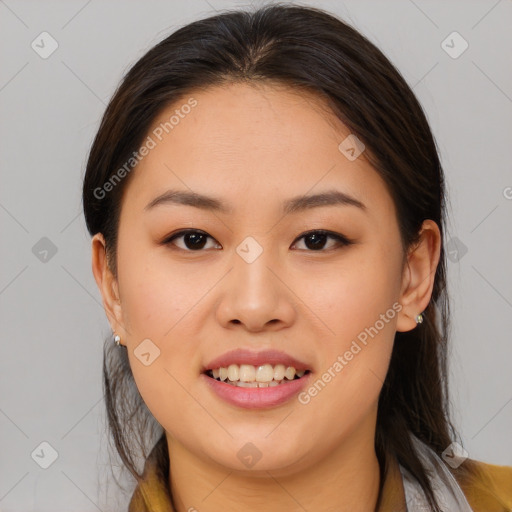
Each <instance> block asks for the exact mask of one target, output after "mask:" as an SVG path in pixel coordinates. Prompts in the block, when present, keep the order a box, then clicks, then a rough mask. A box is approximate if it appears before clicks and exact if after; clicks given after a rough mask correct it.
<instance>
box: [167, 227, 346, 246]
mask: <svg viewBox="0 0 512 512" xmlns="http://www.w3.org/2000/svg"><path fill="white" fill-rule="evenodd" d="M188 234H200V235H205V236H206V237H207V238H211V239H212V240H215V239H214V238H213V237H212V236H210V235H208V233H206V232H204V231H201V230H200V229H184V230H181V231H178V232H177V233H174V234H173V235H171V236H170V237H167V238H166V239H164V240H163V242H162V245H174V244H172V242H173V241H174V240H176V239H177V238H181V237H183V236H185V235H188ZM313 234H320V235H327V238H332V239H334V240H336V241H337V243H338V246H337V247H334V248H333V247H331V248H330V249H319V250H313V249H300V250H306V251H308V252H329V251H332V250H336V249H340V248H342V247H345V246H349V245H352V244H353V243H354V241H353V240H350V239H349V238H347V237H346V236H344V235H342V234H340V233H335V232H333V231H328V230H325V229H315V230H311V231H307V232H306V233H303V234H302V235H300V236H299V237H297V238H296V239H295V240H294V242H293V244H295V243H297V242H298V241H299V240H301V239H302V238H305V237H307V236H309V235H313ZM219 245H220V244H219ZM175 248H176V249H177V250H181V251H184V252H204V251H203V249H202V248H201V249H198V250H192V249H188V248H187V249H183V248H181V247H176V246H175Z"/></svg>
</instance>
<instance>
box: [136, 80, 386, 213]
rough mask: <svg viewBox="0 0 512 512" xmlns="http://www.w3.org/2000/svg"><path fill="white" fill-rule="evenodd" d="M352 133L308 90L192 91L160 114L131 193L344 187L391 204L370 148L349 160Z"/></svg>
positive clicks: (274, 193) (242, 195)
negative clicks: (347, 142) (346, 143)
mask: <svg viewBox="0 0 512 512" xmlns="http://www.w3.org/2000/svg"><path fill="white" fill-rule="evenodd" d="M190 105H193V106H192V107H191V106H190ZM349 135H350V131H349V130H348V129H347V127H346V126H345V125H344V124H343V123H342V122H341V121H340V120H338V119H337V118H336V117H335V116H334V114H333V113H332V112H331V111H330V110H329V108H328V106H327V104H326V103H325V102H324V100H323V99H322V98H321V97H319V96H315V95H314V94H313V93H309V92H307V91H303V90H300V91H299V90H293V89H291V88H289V87H286V86H282V85H275V84H264V83H259V84H257V85H253V84H241V83H238V84H229V85H223V86H216V87H211V88H208V89H205V90H196V91H191V92H190V93H189V94H187V95H184V96H183V97H182V98H180V100H178V101H176V102H175V103H173V104H172V105H171V106H168V107H167V108H165V109H164V110H163V111H162V112H161V113H160V114H159V115H158V117H157V118H156V119H155V120H154V122H153V124H152V126H151V128H150V130H149V132H148V134H147V136H148V137H149V138H151V139H152V141H153V144H152V145H154V147H153V148H152V149H151V150H150V151H149V152H148V154H147V155H146V156H145V157H144V158H143V159H142V161H140V163H139V164H138V165H137V167H136V169H135V171H134V174H135V175H134V176H133V179H132V182H131V184H130V185H129V187H128V188H129V190H128V191H127V194H126V195H127V196H131V199H132V200H139V201H140V202H141V203H142V202H144V206H146V204H147V203H148V202H149V201H151V200H152V199H154V198H155V197H156V196H157V195H159V194H162V193H163V192H165V189H166V188H173V189H176V188H181V189H183V190H189V191H192V192H196V193H199V194H206V193H209V194H210V195H213V196H216V197H224V198H226V203H229V204H230V205H236V204H237V203H240V202H243V203H247V198H248V197H251V198H252V197H259V198H260V199H265V200H266V201H267V202H269V203H270V202H271V201H273V200H274V198H275V200H278V198H279V197H280V196H283V197H291V196H298V195H303V194H306V193H308V192H310V191H311V192H312V191H320V189H327V188H329V189H331V188H333V187H337V188H338V189H340V190H342V191H343V192H346V193H348V194H351V195H353V196H356V197H357V198H358V199H359V200H361V201H362V202H364V203H371V204H375V203H376V201H383V202H384V203H383V206H384V207H388V208H389V207H390V204H389V201H391V198H390V197H389V194H387V190H386V188H385V186H384V183H383V182H382V180H381V178H380V176H379V175H378V174H377V173H376V171H375V170H374V169H373V168H372V166H371V165H370V164H369V162H368V160H367V159H366V156H365V153H364V152H363V153H362V154H361V155H360V156H359V157H358V158H356V159H355V160H353V159H352V160H349V159H348V158H347V156H346V155H345V154H344V153H343V152H342V151H340V148H339V146H340V143H342V142H343V141H344V140H345V139H346V138H347V137H348V136H349ZM386 196H387V197H386ZM385 203H387V204H385ZM260 204H261V203H260Z"/></svg>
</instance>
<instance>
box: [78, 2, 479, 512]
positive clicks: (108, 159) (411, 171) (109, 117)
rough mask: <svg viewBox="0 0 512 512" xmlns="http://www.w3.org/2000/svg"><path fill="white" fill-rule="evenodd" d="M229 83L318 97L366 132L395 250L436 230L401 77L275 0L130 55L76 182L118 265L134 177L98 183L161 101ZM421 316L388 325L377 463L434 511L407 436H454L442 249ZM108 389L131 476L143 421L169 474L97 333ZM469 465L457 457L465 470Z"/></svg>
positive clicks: (437, 174)
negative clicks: (396, 240) (391, 215)
mask: <svg viewBox="0 0 512 512" xmlns="http://www.w3.org/2000/svg"><path fill="white" fill-rule="evenodd" d="M234 82H247V83H258V82H265V83H269V82H273V83H276V84H283V85H287V86H289V87H291V88H293V89H294V90H298V91H301V90H303V91H309V92H313V93H314V94H315V95H316V96H317V97H319V98H322V99H324V100H325V101H326V102H327V103H326V104H328V105H329V107H330V109H331V110H332V112H333V113H334V114H335V115H336V116H337V117H338V118H339V119H340V120H341V121H342V122H343V123H344V124H345V125H346V126H347V127H348V128H349V129H350V131H351V133H354V134H356V135H357V137H358V138H359V139H360V140H362V141H363V143H364V144H365V146H366V152H365V155H366V156H367V158H368V159H369V161H370V162H371V164H372V166H373V167H374V169H375V170H376V172H378V173H379V175H380V176H381V177H382V179H383V180H384V182H385V183H386V186H387V188H388V190H389V192H390V194H391V196H392V198H393V201H394V204H395V207H396V212H397V220H398V224H399V228H400V234H401V239H402V245H403V249H404V255H405V254H406V252H407V250H409V249H411V248H412V247H413V246H414V244H415V243H416V242H417V241H418V235H419V231H420V228H421V225H422V222H423V220H425V219H432V220H433V221H435V222H436V223H437V224H438V226H439V228H440V230H441V234H443V233H444V230H445V191H444V186H445V185H444V178H443V171H442V167H441V163H440V160H439V156H438V153H437V148H436V143H435V141H434V137H433V135H432V133H431V130H430V128H429V125H428V122H427V119H426V116H425V114H424V112H423V110H422V108H421V106H420V104H419V102H418V100H417V99H416V97H415V96H414V94H413V92H412V90H411V89H410V88H409V86H408V85H407V83H406V82H405V80H404V79H403V78H402V76H401V74H400V73H399V72H398V71H397V69H396V68H395V67H394V66H393V65H392V64H391V63H390V61H389V60H388V59H387V58H386V57H385V56H384V55H383V53H382V52H381V51H380V50H379V49H377V48H376V47H375V46H374V45H373V44H372V43H371V42H370V41H368V39H366V38H365V37H364V36H362V35H361V34H360V33H359V32H358V31H356V30H355V29H353V28H352V27H350V26H349V25H347V24H345V23H344V22H342V21H341V20H339V19H337V18H336V17H334V16H332V15H330V14H328V13H326V12H324V11H322V10H319V9H316V8H311V7H299V6H291V5H281V4H274V5H271V6H265V7H263V8H261V9H258V10H256V11H254V12H253V11H227V12H224V13H222V14H219V15H216V16H213V17H209V18H206V19H202V20H199V21H196V22H194V23H191V24H189V25H186V26H184V27H182V28H180V29H179V30H177V31H176V32H174V33H173V34H171V35H170V36H169V37H167V38H166V39H164V40H163V41H161V42H160V43H158V44H157V45H156V46H154V47H153V48H152V49H150V50H149V51H148V52H147V53H146V54H145V55H144V56H143V57H142V58H141V59H140V60H139V61H138V62H136V64H135V65H134V66H133V67H132V68H131V69H130V70H129V71H128V73H127V74H126V76H125V77H124V79H123V81H122V83H121V84H120V86H119V88H118V89H117V91H116V92H115V94H114V96H113V98H112V99H111V101H110V103H109V105H108V107H107V109H106V112H105V114H104V116H103V119H102V122H101V126H100V127H99V130H98V133H97V135H96V138H95V140H94V143H93V145H92V148H91V151H90V155H89V160H88V162H87V169H86V173H85V177H84V182H83V206H84V213H85V219H86V223H87V228H88V230H89V232H90V234H91V235H93V234H95V233H98V232H101V233H103V235H104V237H105V240H106V245H107V254H108V257H109V260H108V261H109V264H110V266H111V269H112V271H113V272H114V275H116V237H117V230H118V223H119V213H120V204H121V198H122V193H123V190H124V189H125V187H126V185H127V183H128V182H129V180H130V176H131V174H127V175H126V177H124V179H123V180H121V181H120V182H119V183H116V184H115V186H114V187H113V188H112V187H111V190H109V192H108V193H104V191H105V189H104V188H103V187H104V184H105V183H107V182H109V180H111V179H112V177H113V176H114V175H115V173H116V172H117V171H118V170H119V169H120V168H121V167H123V165H125V164H126V162H127V161H129V159H130V157H131V156H132V155H133V153H134V152H135V151H137V150H138V148H139V147H140V145H141V144H142V143H143V141H144V139H145V137H147V134H148V131H149V129H150V126H151V124H152V122H153V121H154V120H155V118H156V116H157V115H158V114H159V113H160V112H161V111H162V110H163V109H165V108H166V107H168V106H169V105H172V104H176V103H177V102H178V101H179V100H181V99H182V98H183V97H186V95H189V94H190V93H191V92H192V91H194V90H198V89H205V88H208V87H211V86H216V85H221V84H223V83H234ZM133 172H137V171H136V166H135V169H134V171H133ZM98 191H100V192H98ZM101 191H103V192H101ZM423 316H424V322H423V323H422V324H421V325H418V327H417V328H415V329H413V330H412V331H409V332H405V333H400V332H397V333H396V335H395V344H394V348H393V353H392V358H391V362H390V367H389V371H388V374H387V377H386V380H385V382H384V385H383V388H382V392H381V394H380V397H379V406H378V418H377V431H376V438H375V448H376V453H377V456H378V459H379V463H380V465H381V472H383V473H384V472H385V471H386V467H387V466H386V460H387V457H386V455H387V454H395V455H396V457H397V458H398V461H399V462H400V464H402V465H403V466H404V467H405V468H406V469H407V470H409V471H410V472H411V473H412V475H413V476H414V477H415V478H416V479H417V480H418V482H419V483H420V484H421V487H422V488H423V490H424V492H425V494H426V496H427V498H428V499H429V501H430V503H431V505H432V509H433V510H439V508H438V505H437V504H436V503H435V499H434V495H433V492H432V488H431V486H430V483H429V479H428V476H427V473H426V471H425V468H424V467H423V466H422V463H421V461H420V458H419V457H418V454H417V453H416V451H415V448H414V446H413V444H412V442H411V435H415V436H417V437H418V438H419V439H420V440H422V441H424V442H425V443H427V444H428V445H429V446H430V447H431V448H433V449H434V450H435V451H436V452H437V453H438V454H440V453H442V452H443V451H444V450H445V449H446V448H447V447H448V445H449V444H450V443H451V442H452V440H454V438H455V436H456V432H455V430H454V428H453V426H452V424H451V422H450V419H449V407H448V406H449V401H448V387H447V361H446V357H447V339H448V336H449V323H448V320H449V304H448V297H447V293H446V260H445V253H444V249H443V248H442V249H441V259H440V262H439V265H438V267H437V270H436V275H435V284H434V289H433V293H432V299H431V302H430V304H429V305H428V307H427V308H426V310H425V311H424V312H423ZM104 390H105V398H106V406H107V413H108V420H109V425H110V429H111V433H112V438H113V440H114V443H115V446H116V448H117V451H118V453H119V455H120V457H121V459H122V461H123V462H124V464H125V465H126V467H127V468H128V469H129V470H130V472H131V473H132V474H133V476H134V477H135V478H136V479H137V480H138V479H139V478H140V474H139V472H138V471H137V467H136V457H137V454H138V452H137V450H136V448H138V449H139V450H141V451H142V453H143V456H144V457H145V456H146V450H145V446H146V444H147V443H148V440H147V434H148V430H151V429H153V430H152V431H156V432H157V433H158V432H159V433H160V441H161V442H160V443H159V445H158V446H160V448H159V450H160V451H159V453H158V456H159V467H160V470H161V474H162V475H165V476H167V474H168V471H169V461H168V454H167V453H166V446H167V445H166V443H165V442H164V439H163V438H164V437H165V436H164V434H163V433H162V430H161V429H160V430H158V429H159V426H158V424H157V423H156V420H154V418H153V417H152V416H151V413H150V412H149V411H148V409H147V408H146V406H145V404H144V403H143V401H142V398H141V396H140V394H139V392H138V390H137V388H136V385H135V382H134V380H133V376H132V373H131V370H130V366H129V363H128V358H127V354H126V351H125V350H122V349H118V348H113V343H112V341H111V339H109V340H108V341H107V342H106V344H105V352H104ZM155 429H156V430H155ZM136 445H137V446H136ZM471 467H472V466H471V465H470V464H468V465H466V464H464V465H463V466H461V469H460V471H469V470H470V468H471ZM467 468H469V469H467Z"/></svg>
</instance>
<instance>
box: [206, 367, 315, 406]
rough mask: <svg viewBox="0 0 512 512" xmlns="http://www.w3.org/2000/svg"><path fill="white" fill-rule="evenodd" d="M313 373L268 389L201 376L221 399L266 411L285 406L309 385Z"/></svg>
mask: <svg viewBox="0 0 512 512" xmlns="http://www.w3.org/2000/svg"><path fill="white" fill-rule="evenodd" d="M310 376H311V372H310V373H307V374H306V375H304V376H302V377H301V378H300V379H294V380H290V381H289V382H286V383H284V384H279V386H272V387H268V388H241V387H238V386H233V385H232V384H226V383H225V382H222V381H218V380H216V379H212V378H211V377H208V375H205V374H204V373H202V374H201V376H200V377H201V378H202V379H203V380H205V382H206V384H207V385H208V386H209V387H210V389H211V390H212V391H213V392H214V393H215V394H216V395H217V396H218V397H219V398H222V399H223V400H225V401H226V402H229V403H230V404H233V405H236V406H237V407H243V408H245V409H265V408H268V407H275V406H277V405H281V404H284V403H285V402H287V401H288V400H291V399H292V398H293V397H294V396H295V395H297V394H298V393H299V392H300V391H301V390H302V389H303V388H304V387H305V386H306V385H307V383H308V381H309V377H310Z"/></svg>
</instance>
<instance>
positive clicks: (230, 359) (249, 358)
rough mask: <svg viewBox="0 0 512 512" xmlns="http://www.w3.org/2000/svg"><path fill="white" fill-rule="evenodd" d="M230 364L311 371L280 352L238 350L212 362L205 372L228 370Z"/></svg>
mask: <svg viewBox="0 0 512 512" xmlns="http://www.w3.org/2000/svg"><path fill="white" fill-rule="evenodd" d="M230 364H238V365H240V364H251V365H253V366H261V365H263V364H271V365H272V366H274V365H276V364H283V365H284V366H293V367H294V368H295V369H296V370H310V367H309V366H308V365H307V364H305V363H303V362H302V361H299V360H298V359H296V358H295V357H292V356H290V355H288V354H286V353H285V352H281V351H279V350H261V351H259V352H255V351H253V350H247V349H242V348H238V349H235V350H230V351H229V352H226V353H224V354H222V355H221V356H219V357H216V358H215V359H213V360H211V361H210V362H209V363H207V364H206V365H205V366H204V368H203V372H204V371H207V370H213V369H215V368H221V367H222V368H227V367H228V366H229V365H230Z"/></svg>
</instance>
